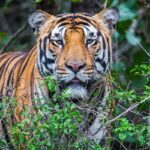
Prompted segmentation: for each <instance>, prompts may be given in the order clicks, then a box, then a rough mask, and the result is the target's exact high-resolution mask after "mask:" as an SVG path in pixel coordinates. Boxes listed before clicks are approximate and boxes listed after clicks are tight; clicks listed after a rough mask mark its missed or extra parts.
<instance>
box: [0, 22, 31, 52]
mask: <svg viewBox="0 0 150 150" xmlns="http://www.w3.org/2000/svg"><path fill="white" fill-rule="evenodd" d="M27 26H28V23H25V24H24V25H23V26H22V27H21V28H20V29H18V30H17V32H15V33H14V35H12V37H10V39H9V41H8V42H7V44H6V45H5V46H4V47H3V48H2V49H1V50H0V53H2V52H3V51H5V50H6V49H7V48H8V47H9V45H10V44H11V43H12V42H13V41H14V39H16V37H18V36H19V35H20V34H21V33H22V32H23V31H24V30H25V29H26V28H27Z"/></svg>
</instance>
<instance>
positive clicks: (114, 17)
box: [94, 8, 119, 31]
mask: <svg viewBox="0 0 150 150" xmlns="http://www.w3.org/2000/svg"><path fill="white" fill-rule="evenodd" d="M94 18H96V19H100V20H103V22H104V24H106V26H107V27H108V29H110V31H113V30H114V27H115V25H116V23H117V21H118V20H119V11H118V9H117V8H110V9H104V10H102V11H100V12H99V13H98V14H96V15H95V16H94Z"/></svg>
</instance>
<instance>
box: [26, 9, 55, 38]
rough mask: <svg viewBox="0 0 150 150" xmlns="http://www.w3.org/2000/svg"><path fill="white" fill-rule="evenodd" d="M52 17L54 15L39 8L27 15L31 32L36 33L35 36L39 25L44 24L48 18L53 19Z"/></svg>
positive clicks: (38, 30) (37, 33)
mask: <svg viewBox="0 0 150 150" xmlns="http://www.w3.org/2000/svg"><path fill="white" fill-rule="evenodd" d="M53 18H54V16H52V15H50V14H48V13H47V12H44V11H42V10H39V11H37V12H34V13H33V14H31V15H30V16H29V18H28V23H29V25H30V26H31V28H32V29H33V32H34V34H35V35H36V37H38V36H39V32H40V28H41V26H42V25H43V24H45V23H46V22H47V20H48V19H53Z"/></svg>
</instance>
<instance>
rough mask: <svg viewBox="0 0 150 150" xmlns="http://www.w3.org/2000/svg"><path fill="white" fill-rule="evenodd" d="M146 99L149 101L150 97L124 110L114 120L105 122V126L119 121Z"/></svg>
mask: <svg viewBox="0 0 150 150" xmlns="http://www.w3.org/2000/svg"><path fill="white" fill-rule="evenodd" d="M148 99H150V96H148V97H146V98H145V99H143V100H142V101H140V102H139V103H135V104H133V105H131V106H130V107H129V108H128V109H126V110H125V111H124V112H123V113H121V114H120V115H118V116H117V117H115V118H114V119H112V120H110V121H108V122H106V125H108V124H110V123H112V122H114V121H116V120H117V119H119V118H120V117H122V116H124V115H126V114H127V113H128V112H130V111H131V110H133V109H134V108H136V107H138V106H139V105H140V104H142V103H144V102H146V101H147V100H148Z"/></svg>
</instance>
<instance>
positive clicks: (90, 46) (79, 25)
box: [28, 8, 119, 99]
mask: <svg viewBox="0 0 150 150" xmlns="http://www.w3.org/2000/svg"><path fill="white" fill-rule="evenodd" d="M118 19H119V13H118V10H117V9H115V8H111V9H105V10H103V11H101V12H99V13H98V14H95V15H93V16H92V15H90V14H87V13H71V14H60V15H57V16H52V15H50V14H48V13H46V12H43V11H38V12H35V13H33V14H31V16H30V17H29V19H28V22H29V24H30V26H31V27H32V29H33V31H34V33H35V35H36V40H37V49H38V58H37V66H38V69H39V72H40V74H41V76H42V77H45V76H47V75H52V76H54V77H55V79H56V80H58V81H59V83H60V85H59V87H60V89H68V90H69V91H70V98H71V99H77V98H82V99H87V98H88V97H89V90H90V87H91V85H92V84H93V83H94V82H95V81H96V80H100V79H101V77H102V76H103V74H104V73H105V72H106V71H107V70H108V69H109V64H110V63H111V62H112V51H111V35H112V32H113V30H114V26H115V24H116V23H117V21H118Z"/></svg>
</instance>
